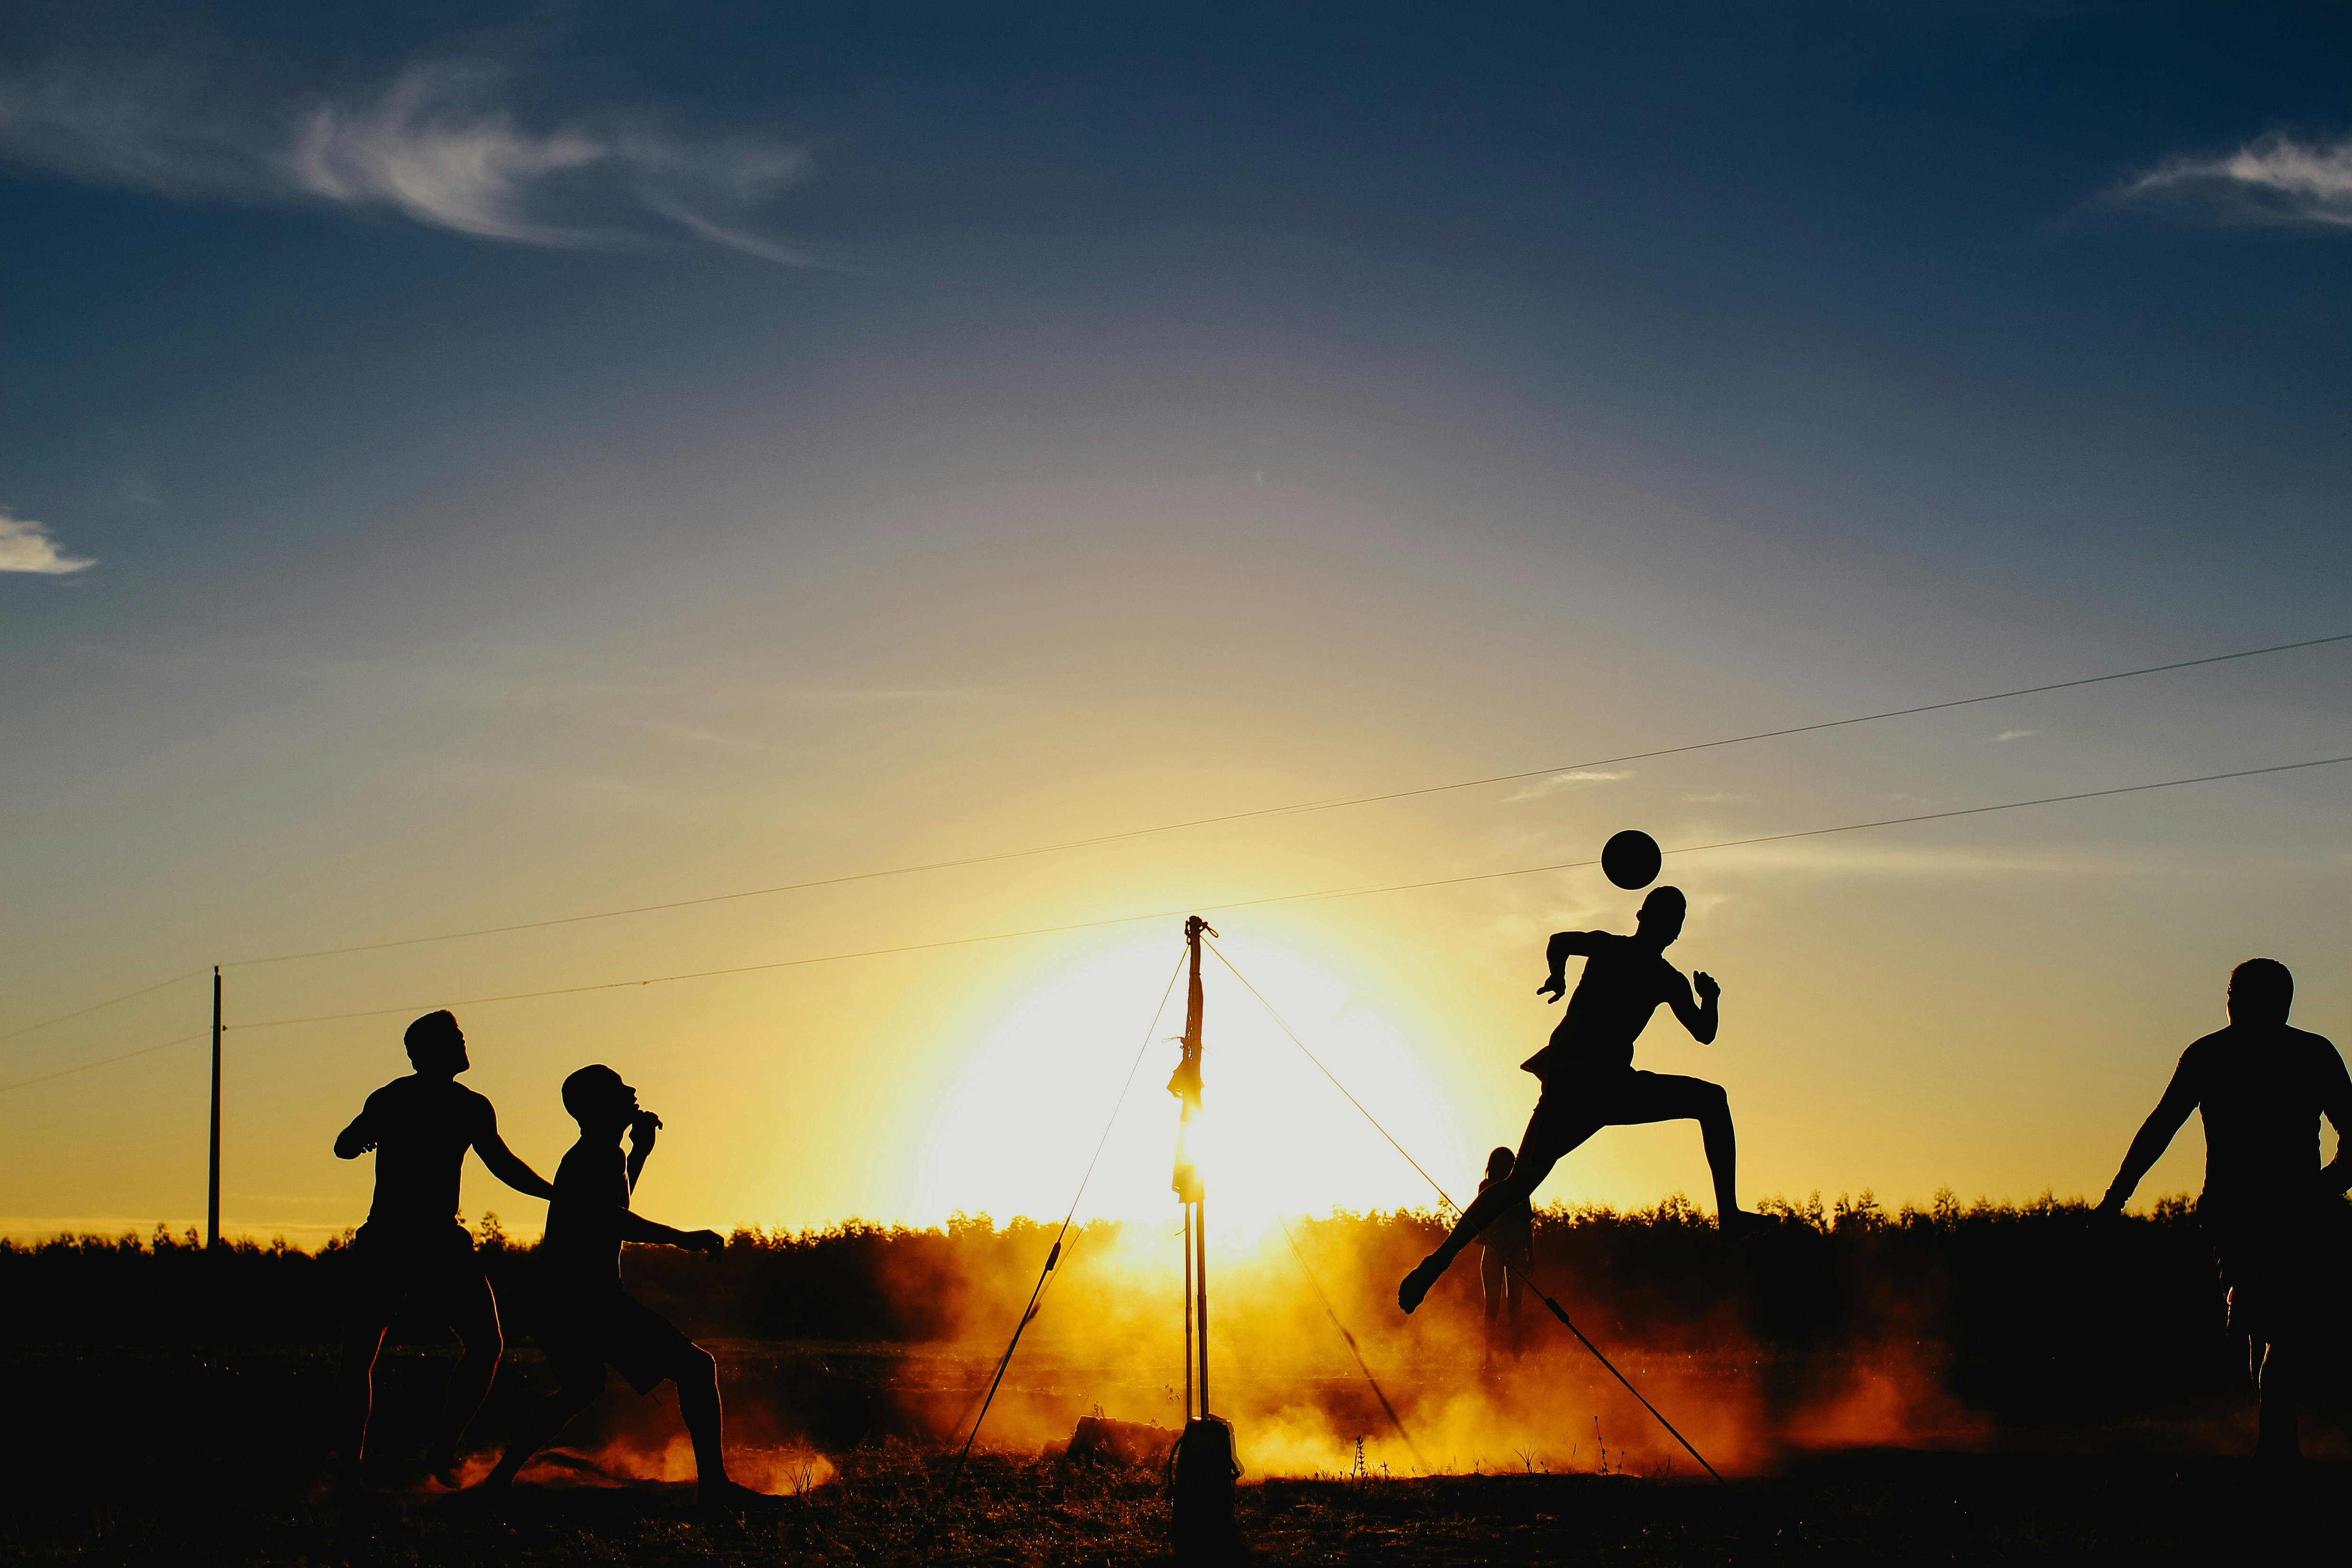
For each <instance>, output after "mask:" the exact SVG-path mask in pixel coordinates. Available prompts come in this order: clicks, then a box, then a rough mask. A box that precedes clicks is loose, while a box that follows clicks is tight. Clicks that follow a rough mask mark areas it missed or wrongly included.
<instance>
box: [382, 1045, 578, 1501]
mask: <svg viewBox="0 0 2352 1568" xmlns="http://www.w3.org/2000/svg"><path fill="white" fill-rule="evenodd" d="M405 1043H406V1045H407V1047H408V1060H409V1061H410V1063H411V1064H412V1065H413V1066H415V1069H416V1071H415V1072H414V1073H412V1074H410V1075H409V1076H408V1077H406V1078H395V1079H394V1080H393V1081H392V1082H389V1083H387V1084H385V1085H384V1086H383V1088H381V1089H379V1090H377V1091H376V1092H374V1093H373V1094H371V1095H369V1096H368V1097H367V1103H366V1105H365V1106H364V1107H362V1110H361V1111H360V1113H359V1115H358V1116H357V1117H355V1118H354V1119H353V1120H352V1124H351V1125H350V1126H348V1127H345V1128H344V1129H343V1131H342V1134H341V1136H339V1137H337V1138H336V1139H335V1157H336V1158H338V1159H345V1160H355V1159H357V1158H359V1157H360V1155H363V1154H365V1153H367V1152H368V1151H369V1150H371V1149H373V1150H374V1151H375V1202H374V1204H373V1207H370V1208H369V1210H368V1218H367V1223H366V1224H365V1225H362V1226H361V1227H360V1228H359V1234H358V1235H357V1236H355V1237H354V1238H353V1239H352V1264H353V1266H354V1268H353V1281H352V1284H353V1289H352V1294H351V1299H350V1304H349V1307H348V1309H347V1315H346V1317H345V1320H344V1329H343V1362H342V1375H341V1389H340V1390H339V1395H338V1404H339V1406H340V1410H341V1415H340V1417H339V1420H338V1423H337V1424H338V1426H339V1427H341V1433H340V1437H341V1443H342V1449H343V1463H344V1465H345V1466H346V1468H347V1469H348V1471H349V1473H350V1474H351V1476H352V1477H354V1478H355V1477H356V1476H357V1474H358V1471H359V1467H360V1464H361V1461H362V1458H364V1456H365V1453H366V1450H367V1429H368V1415H369V1412H370V1408H371V1406H373V1403H374V1392H375V1390H374V1385H375V1358H376V1354H377V1352H378V1351H379V1350H381V1349H382V1348H383V1336H384V1332H385V1330H387V1329H388V1328H390V1327H391V1326H392V1321H393V1318H394V1315H395V1314H398V1315H400V1316H402V1317H404V1318H405V1317H407V1316H410V1315H412V1314H414V1315H416V1316H421V1317H423V1318H425V1319H426V1320H427V1321H430V1322H439V1323H443V1324H446V1325H447V1326H448V1328H449V1329H450V1330H451V1331H452V1332H453V1333H456V1334H457V1343H458V1344H459V1345H460V1346H461V1347H462V1349H463V1353H464V1354H461V1355H460V1356H459V1358H458V1361H457V1369H456V1370H455V1371H453V1372H451V1373H450V1375H449V1393H448V1398H447V1403H446V1408H445V1413H444V1416H443V1420H442V1425H441V1430H440V1431H439V1433H438V1434H437V1435H436V1437H435V1438H434V1443H433V1449H432V1452H431V1454H430V1456H429V1458H428V1463H429V1464H430V1465H431V1467H432V1470H433V1474H434V1476H435V1478H436V1479H438V1480H440V1481H441V1482H442V1483H443V1484H444V1485H446V1486H455V1485H457V1441H458V1439H459V1438H460V1437H463V1436H464V1435H465V1431H466V1424H467V1422H469V1421H471V1420H472V1419H473V1418H474V1413H475V1412H476V1411H477V1410H478V1409H480V1408H481V1405H482V1399H483V1396H486V1395H487V1394H488V1393H489V1391H490V1380H491V1379H492V1378H494V1377H496V1376H497V1375H498V1371H499V1354H501V1353H502V1352H503V1351H504V1349H505V1346H506V1341H505V1337H504V1336H503V1335H502V1334H501V1333H499V1303H498V1299H497V1297H496V1296H495V1295H493V1294H492V1293H491V1291H490V1282H489V1281H488V1279H486V1278H485V1277H484V1276H483V1273H482V1265H481V1262H480V1260H478V1259H477V1258H476V1257H475V1255H474V1239H473V1238H472V1237H470V1236H468V1235H467V1234H466V1228H465V1227H464V1226H462V1225H460V1224H458V1223H457V1178H458V1174H459V1172H460V1171H461V1170H462V1168H463V1167H464V1166H465V1163H466V1151H467V1149H469V1148H470V1149H472V1150H474V1151H475V1152H476V1153H478V1154H479V1155H481V1156H482V1164H483V1165H484V1166H488V1168H489V1172H490V1174H491V1175H492V1176H496V1177H498V1178H499V1180H500V1181H502V1182H504V1183H506V1184H507V1185H508V1186H510V1187H513V1188H514V1189H515V1190H516V1191H517V1192H521V1193H528V1194H529V1195H530V1196H531V1197H551V1196H553V1194H554V1191H555V1189H554V1188H553V1187H551V1186H548V1185H547V1183H546V1182H545V1181H543V1180H541V1178H540V1175H539V1173H538V1172H537V1171H534V1170H532V1169H531V1168H530V1166H527V1165H525V1164H523V1162H522V1161H521V1160H520V1158H519V1157H517V1156H516V1155H515V1153H514V1151H513V1150H511V1149H509V1148H508V1147H507V1145H506V1140H504V1139H503V1138H500V1137H499V1116H498V1113H497V1112H496V1111H495V1110H493V1109H492V1108H491V1106H490V1103H489V1102H488V1100H485V1099H484V1098H482V1096H480V1095H479V1094H477V1093H475V1092H473V1091H472V1090H470V1089H467V1088H465V1087H463V1086H462V1085H460V1084H459V1083H458V1082H457V1074H459V1073H460V1072H463V1071H466V1070H467V1068H468V1067H470V1066H471V1065H472V1063H471V1062H470V1061H468V1060H467V1056H466V1036H465V1034H464V1032H463V1031H462V1030H459V1029H458V1028H457V1019H456V1018H455V1017H453V1016H452V1015H451V1014H449V1013H447V1012H446V1011H444V1012H436V1013H427V1014H425V1016H424V1017H423V1018H421V1019H417V1020H416V1021H415V1023H413V1024H410V1025H409V1026H408V1033H407V1036H406V1039H405Z"/></svg>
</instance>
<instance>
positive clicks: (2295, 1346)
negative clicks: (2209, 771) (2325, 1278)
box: [2099, 958, 2352, 1462]
mask: <svg viewBox="0 0 2352 1568" xmlns="http://www.w3.org/2000/svg"><path fill="white" fill-rule="evenodd" d="M2229 1005H2230V1026H2229V1027H2228V1028H2227V1029H2223V1030H2216V1031H2215V1032H2214V1033H2212V1034H2209V1035H2207V1036H2206V1037H2205V1038H2204V1039H2202V1040H2199V1041H2197V1043H2196V1044H2194V1045H2192V1046H2190V1047H2189V1049H2188V1050H2187V1051H2183V1052H2181V1054H2180V1065H2179V1068H2178V1069H2177V1070H2176V1071H2174V1072H2173V1074H2172V1082H2171V1083H2170V1084H2168V1085H2167V1087H2166V1088H2165V1091H2164V1098H2163V1099H2161V1100H2159V1101H2158V1102H2157V1106H2156V1110H2155V1111H2154V1113H2151V1114H2150V1115H2149V1116H2148V1119H2147V1124H2145V1125H2143V1126H2142V1127H2141V1128H2140V1130H2139V1135H2138V1136H2137V1137H2136V1138H2134V1139H2133V1140H2132V1143H2131V1148H2130V1150H2129V1152H2128V1153H2126V1155H2124V1163H2123V1168H2122V1169H2121V1170H2119V1171H2117V1172H2116V1179H2115V1183H2114V1185H2113V1186H2109V1187H2108V1188H2107V1195H2106V1197H2104V1198H2102V1199H2101V1200H2100V1202H2099V1212H2100V1213H2102V1214H2106V1215H2116V1214H2121V1213H2122V1212H2123V1207H2124V1205H2125V1204H2126V1203H2127V1202H2129V1201H2130V1199H2131V1195H2132V1189H2133V1188H2135V1187H2137V1186H2139V1182H2140V1178H2141V1177H2142V1176H2146V1175H2147V1169H2148V1167H2149V1166H2152V1165H2154V1164H2156V1162H2157V1159H2158V1156H2159V1155H2162V1154H2163V1153H2164V1151H2165V1149H2166V1147H2167V1146H2168V1145H2170V1144H2171V1142H2172V1135H2173V1134H2175V1133H2178V1132H2179V1130H2180V1124H2182V1123H2183V1122H2186V1121H2187V1120H2189V1112H2191V1111H2200V1112H2202V1113H2204V1118H2205V1191H2204V1195H2203V1196H2202V1197H2200V1198H2199V1199H2198V1202H2197V1218H2198V1219H2199V1220H2200V1222H2201V1223H2202V1224H2203V1225H2204V1227H2205V1230H2206V1234H2207V1235H2208V1236H2209V1237H2210V1239H2211V1241H2212V1244H2213V1252H2214V1256H2215V1259H2216V1260H2217V1261H2218V1262H2219V1263H2220V1264H2221V1282H2222V1283H2223V1284H2224V1285H2225V1286H2227V1287H2228V1289H2229V1302H2230V1328H2231V1332H2232V1333H2242V1334H2244V1335H2245V1336H2246V1353H2247V1365H2248V1369H2249V1370H2250V1371H2251V1372H2252V1374H2253V1377H2254V1385H2255V1388H2256V1390H2257V1398H2258V1400H2259V1402H2260V1404H2259V1408H2260V1412H2261V1414H2260V1426H2259V1428H2258V1431H2259V1436H2258V1437H2256V1439H2255V1452H2256V1453H2257V1454H2258V1455H2259V1456H2260V1457H2262V1458H2265V1459H2271V1460H2280V1461H2288V1462H2292V1461H2294V1460H2295V1459H2298V1458H2302V1457H2303V1446H2302V1442H2301V1439H2300V1437H2299V1435H2298V1434H2297V1432H2296V1430H2295V1410H2294V1399H2295V1385H2296V1384H2297V1382H2298V1381H2299V1380H2300V1377H2301V1374H2302V1370H2303V1369H2302V1363H2303V1361H2304V1359H2305V1356H2306V1355H2307V1354H2309V1351H2310V1348H2311V1345H2312V1343H2313V1341H2314V1339H2315V1335H2316V1334H2319V1333H2325V1332H2326V1329H2325V1326H2324V1325H2323V1324H2322V1323H2321V1322H2320V1321H2319V1316H2318V1314H2319V1309H2320V1307H2321V1306H2322V1302H2321V1301H2319V1300H2318V1299H2317V1298H2318V1297H2319V1295H2320V1294H2321V1292H2320V1291H2319V1289H2318V1281H2316V1280H2315V1277H2314V1276H2315V1273H2316V1265H2317V1264H2318V1261H2319V1255H2320V1254H2321V1253H2322V1251H2323V1250H2324V1249H2325V1248H2326V1242H2325V1240H2324V1239H2323V1238H2322V1235H2321V1230H2322V1227H2323V1226H2324V1225H2325V1223H2326V1216H2327V1210H2328V1209H2329V1208H2332V1207H2336V1206H2335V1205H2333V1204H2332V1203H2330V1202H2329V1201H2328V1200H2330V1199H2332V1198H2335V1197H2340V1196H2341V1195H2342V1194H2343V1193H2344V1191H2345V1190H2346V1189H2347V1187H2352V1076H2347V1074H2346V1072H2345V1070H2344V1058H2343V1057H2342V1056H2341V1055H2340V1054H2338V1053H2337V1051H2336V1047H2335V1046H2334V1045H2333V1044H2331V1043H2329V1041H2327V1040H2326V1039H2324V1038H2323V1037H2321V1036H2319V1035H2315V1034H2306V1033H2305V1032H2304V1031H2303V1030H2299V1029H2291V1028H2289V1027H2288V1025H2287V1021H2286V1019H2287V1013H2288V1011H2289V1009H2292V1008H2293V1007H2294V976H2293V975H2291V974H2289V973H2288V972H2287V968H2286V966H2285V965H2284V964H2282V963H2280V962H2278V961H2277V960H2276V959H2274V958H2249V959H2248V960H2246V962H2244V963H2242V964H2241V965H2239V966H2238V967H2236V968H2235V969H2233V970H2231V974H2230V1004H2229ZM2322 1116H2326V1118H2327V1120H2328V1121H2329V1122H2330V1123H2332V1124H2334V1125H2335V1128H2336V1158H2335V1159H2334V1160H2332V1161H2330V1162H2329V1163H2328V1165H2327V1166H2326V1167H2325V1168H2324V1169H2323V1168H2322V1167H2321V1166H2320V1163H2319V1118H2320V1117H2322Z"/></svg>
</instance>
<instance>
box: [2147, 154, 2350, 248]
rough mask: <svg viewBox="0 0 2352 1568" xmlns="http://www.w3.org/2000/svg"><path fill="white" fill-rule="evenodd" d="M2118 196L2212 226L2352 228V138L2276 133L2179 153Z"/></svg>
mask: <svg viewBox="0 0 2352 1568" xmlns="http://www.w3.org/2000/svg"><path fill="white" fill-rule="evenodd" d="M2114 195H2115V199H2116V200H2117V201H2119V202H2127V203H2133V204H2138V205H2142V206H2148V207H2152V208H2155V209H2158V210H2166V211H2169V212H2171V213H2173V214H2175V215H2178V216H2182V217H2187V218H2191V219H2196V220H2200V221H2203V222H2208V223H2220V224H2248V225H2256V224H2264V225H2300V226H2308V227H2316V228H2347V227H2352V137H2346V138H2344V139H2342V140H2340V141H2333V142H2322V141H2304V140H2302V139H2301V138H2299V137H2297V136H2295V135H2294V133H2292V132H2290V131H2272V132H2270V133H2269V134H2268V135H2265V136H2262V137H2258V138H2256V139H2255V140H2254V141H2249V142H2247V143H2246V144H2245V145H2244V146H2242V147H2240V148H2239V149H2238V150H2237V151H2236V152H2227V153H2223V154H2221V155H2220V156H2218V157H2217V156H2212V155H2210V154H2196V153H2176V154H2175V155H2173V156H2172V157H2169V158H2167V159H2165V160H2164V161H2163V162H2159V163H2158V164H2157V165H2156V166H2155V167H2154V168H2152V169H2150V170H2148V171H2147V172H2146V173H2143V174H2140V175H2137V176H2136V177H2134V178H2132V179H2130V180H2127V181H2126V182H2125V183H2123V185H2122V186H2121V187H2119V188H2118V189H2117V190H2116V192H2115V193H2114Z"/></svg>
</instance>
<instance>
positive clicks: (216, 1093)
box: [205, 964, 221, 1249]
mask: <svg viewBox="0 0 2352 1568" xmlns="http://www.w3.org/2000/svg"><path fill="white" fill-rule="evenodd" d="M220 1072H221V981H220V966H219V965H218V964H215V965H214V966H213V1162H212V1180H211V1182H210V1184H209V1185H208V1186H206V1188H205V1246H206V1247H208V1248H214V1249H217V1248H218V1247H219V1246H220V1244H221V1239H220Z"/></svg>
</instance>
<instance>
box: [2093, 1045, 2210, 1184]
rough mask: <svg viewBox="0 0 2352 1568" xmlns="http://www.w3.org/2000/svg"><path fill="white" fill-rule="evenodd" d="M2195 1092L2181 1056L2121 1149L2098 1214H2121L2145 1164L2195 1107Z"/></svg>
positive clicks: (2185, 1059) (2159, 1152)
mask: <svg viewBox="0 0 2352 1568" xmlns="http://www.w3.org/2000/svg"><path fill="white" fill-rule="evenodd" d="M2198 1099H2199V1094H2198V1092H2197V1084H2196V1082H2195V1079H2194V1078H2193V1076H2192V1075H2191V1074H2190V1072H2189V1058H2188V1057H2186V1056H2183V1057H2182V1058H2181V1059H2180V1065H2179V1067H2177V1068H2175V1069H2174V1070H2173V1073H2172V1082H2170V1083H2168V1084H2167V1085H2166V1086H2165V1090H2164V1098H2163V1099H2161V1100H2158V1102H2157V1103H2156V1109H2155V1110H2153V1111H2151V1112H2149V1113H2148V1117H2147V1121H2145V1122H2143V1123H2141V1124H2140V1129H2139V1135H2138V1136H2137V1137H2136V1138H2134V1139H2133V1140H2132V1141H2131V1147H2130V1148H2129V1149H2128V1150H2126V1152H2125V1155H2124V1164H2123V1168H2122V1169H2121V1170H2119V1171H2117V1172H2116V1179H2115V1180H2114V1181H2113V1182H2112V1183H2110V1184H2109V1185H2108V1186H2107V1195H2106V1197H2103V1198H2101V1199H2099V1212H2100V1213H2101V1214H2121V1213H2122V1212H2123V1211H2124V1205H2125V1204H2126V1203H2129V1202H2130V1201H2131V1195H2132V1193H2133V1191H2134V1190H2135V1189H2136V1188H2137V1187H2138V1186H2139V1182H2140V1177H2142V1176H2146V1175H2147V1170H2148V1167H2149V1166H2152V1165H2154V1164H2156V1162H2157V1161H2158V1159H2160V1158H2162V1157H2163V1155H2164V1151H2165V1150H2167V1149H2168V1148H2170V1147H2171V1146H2172V1135H2173V1134H2175V1133H2178V1132H2179V1131H2180V1126H2181V1124H2182V1123H2184V1122H2186V1121H2188V1120H2189V1113H2190V1112H2191V1111H2194V1110H2196V1109H2197V1102H2198Z"/></svg>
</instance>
